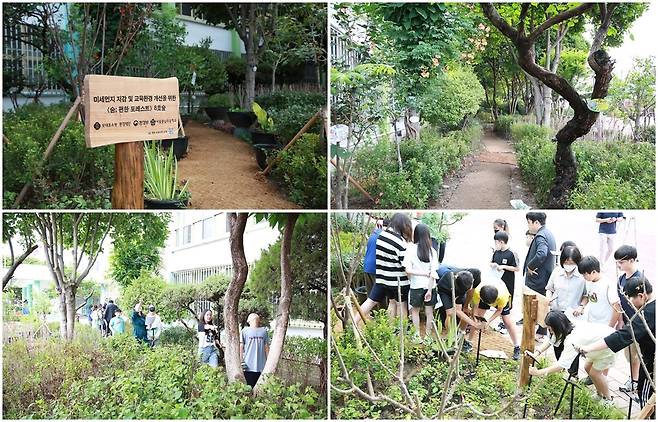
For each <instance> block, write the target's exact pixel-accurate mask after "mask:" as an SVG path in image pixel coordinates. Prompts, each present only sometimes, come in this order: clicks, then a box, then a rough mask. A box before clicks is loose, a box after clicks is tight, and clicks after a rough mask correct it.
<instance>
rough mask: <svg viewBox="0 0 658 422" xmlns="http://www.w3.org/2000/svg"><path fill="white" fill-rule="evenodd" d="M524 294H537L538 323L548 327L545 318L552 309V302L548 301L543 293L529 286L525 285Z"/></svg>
mask: <svg viewBox="0 0 658 422" xmlns="http://www.w3.org/2000/svg"><path fill="white" fill-rule="evenodd" d="M523 294H524V295H533V296H535V299H537V324H539V325H541V326H542V327H546V323H544V319H545V318H546V314H548V312H549V311H550V310H551V306H550V305H551V304H550V302H549V301H548V298H547V297H546V296H544V295H542V294H539V293H537V292H536V291H534V290H532V289H531V288H529V287H528V286H523Z"/></svg>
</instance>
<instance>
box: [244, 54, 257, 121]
mask: <svg viewBox="0 0 658 422" xmlns="http://www.w3.org/2000/svg"><path fill="white" fill-rule="evenodd" d="M257 65H258V59H257V58H256V53H255V52H254V51H253V50H249V51H247V67H246V69H245V89H246V91H247V103H246V104H244V108H246V109H247V110H251V105H252V104H253V103H254V98H255V97H256V92H255V91H256V70H255V69H256V66H257Z"/></svg>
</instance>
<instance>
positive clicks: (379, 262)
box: [354, 213, 413, 322]
mask: <svg viewBox="0 0 658 422" xmlns="http://www.w3.org/2000/svg"><path fill="white" fill-rule="evenodd" d="M412 235H413V229H412V225H411V219H410V218H409V217H408V216H407V215H406V214H403V213H397V214H395V215H393V217H392V218H391V221H390V225H389V226H388V228H387V229H386V230H384V231H382V232H381V233H380V234H379V237H378V238H377V242H376V245H377V246H376V249H375V250H376V252H375V259H376V274H375V277H376V278H375V285H374V286H373V288H372V290H371V291H370V294H369V295H368V299H366V300H365V302H363V303H362V304H361V314H363V315H369V314H370V311H372V308H374V307H375V305H377V303H379V302H381V303H386V300H387V299H388V315H389V316H390V317H391V318H395V317H396V316H398V315H397V314H398V312H397V311H398V306H399V305H398V283H400V291H401V292H400V296H401V298H400V300H401V303H400V316H402V318H403V319H404V320H406V319H407V300H408V297H409V278H408V277H407V273H406V272H405V269H404V266H403V265H402V261H404V256H405V251H406V249H407V242H410V241H411V240H412ZM354 319H355V320H356V321H357V322H358V321H359V320H360V314H359V313H357V315H355V318H354Z"/></svg>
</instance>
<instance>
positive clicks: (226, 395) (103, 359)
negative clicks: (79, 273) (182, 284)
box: [3, 335, 325, 419]
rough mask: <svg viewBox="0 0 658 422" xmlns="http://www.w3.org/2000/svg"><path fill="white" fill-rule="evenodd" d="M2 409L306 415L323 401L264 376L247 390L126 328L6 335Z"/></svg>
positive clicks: (80, 415) (93, 414)
mask: <svg viewBox="0 0 658 422" xmlns="http://www.w3.org/2000/svg"><path fill="white" fill-rule="evenodd" d="M3 387H4V394H3V416H4V417H5V418H16V419H19V418H37V419H103V418H113V419H215V418H216V419H228V418H239V419H263V418H267V419H280V418H282V419H300V418H301V419H309V418H322V417H323V416H324V412H325V410H324V409H325V406H324V400H323V399H322V397H320V396H319V395H318V393H317V392H316V391H314V390H312V389H310V388H305V389H304V388H302V387H300V386H299V385H298V384H291V385H285V384H284V383H283V382H282V381H281V380H279V379H278V378H276V377H272V378H271V379H270V380H268V382H267V383H266V384H265V385H264V386H263V388H264V394H263V395H262V396H259V397H253V396H252V395H251V394H250V388H249V387H248V386H247V385H246V384H242V383H234V384H228V383H227V379H226V375H225V373H224V372H223V371H222V370H221V369H214V368H211V367H210V366H208V365H201V364H200V363H199V362H198V360H197V357H196V353H195V351H194V350H189V349H185V348H182V347H179V346H165V345H161V346H160V347H156V348H154V349H150V348H148V347H147V346H145V345H144V344H142V343H139V342H137V341H136V340H135V339H134V338H132V337H131V336H129V335H120V336H116V337H110V338H107V339H103V338H101V337H100V336H98V335H96V337H95V338H94V339H90V338H86V339H84V340H81V339H78V338H76V339H75V340H74V341H73V342H71V343H65V342H61V341H56V340H52V339H51V340H45V341H41V342H38V343H34V344H26V343H25V342H21V341H18V342H14V343H11V344H8V345H5V347H4V348H3Z"/></svg>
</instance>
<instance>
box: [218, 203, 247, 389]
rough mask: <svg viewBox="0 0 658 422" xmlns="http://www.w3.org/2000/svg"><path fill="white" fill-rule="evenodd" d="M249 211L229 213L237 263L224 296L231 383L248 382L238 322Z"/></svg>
mask: <svg viewBox="0 0 658 422" xmlns="http://www.w3.org/2000/svg"><path fill="white" fill-rule="evenodd" d="M247 218H248V214H246V213H237V214H236V213H229V214H228V219H229V224H230V233H229V243H230V248H231V260H232V262H233V279H232V280H231V282H230V283H229V285H228V288H227V289H226V293H225V295H224V324H225V326H224V329H225V330H226V340H227V341H226V349H225V351H224V358H225V360H226V376H227V377H228V382H229V383H234V382H246V381H245V378H244V373H243V372H242V366H241V365H240V364H241V359H240V326H239V321H238V306H239V304H240V295H241V294H242V290H243V289H244V284H245V282H246V281H247V272H248V270H249V268H248V267H247V259H246V258H245V254H244V229H245V227H246V225H247Z"/></svg>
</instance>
